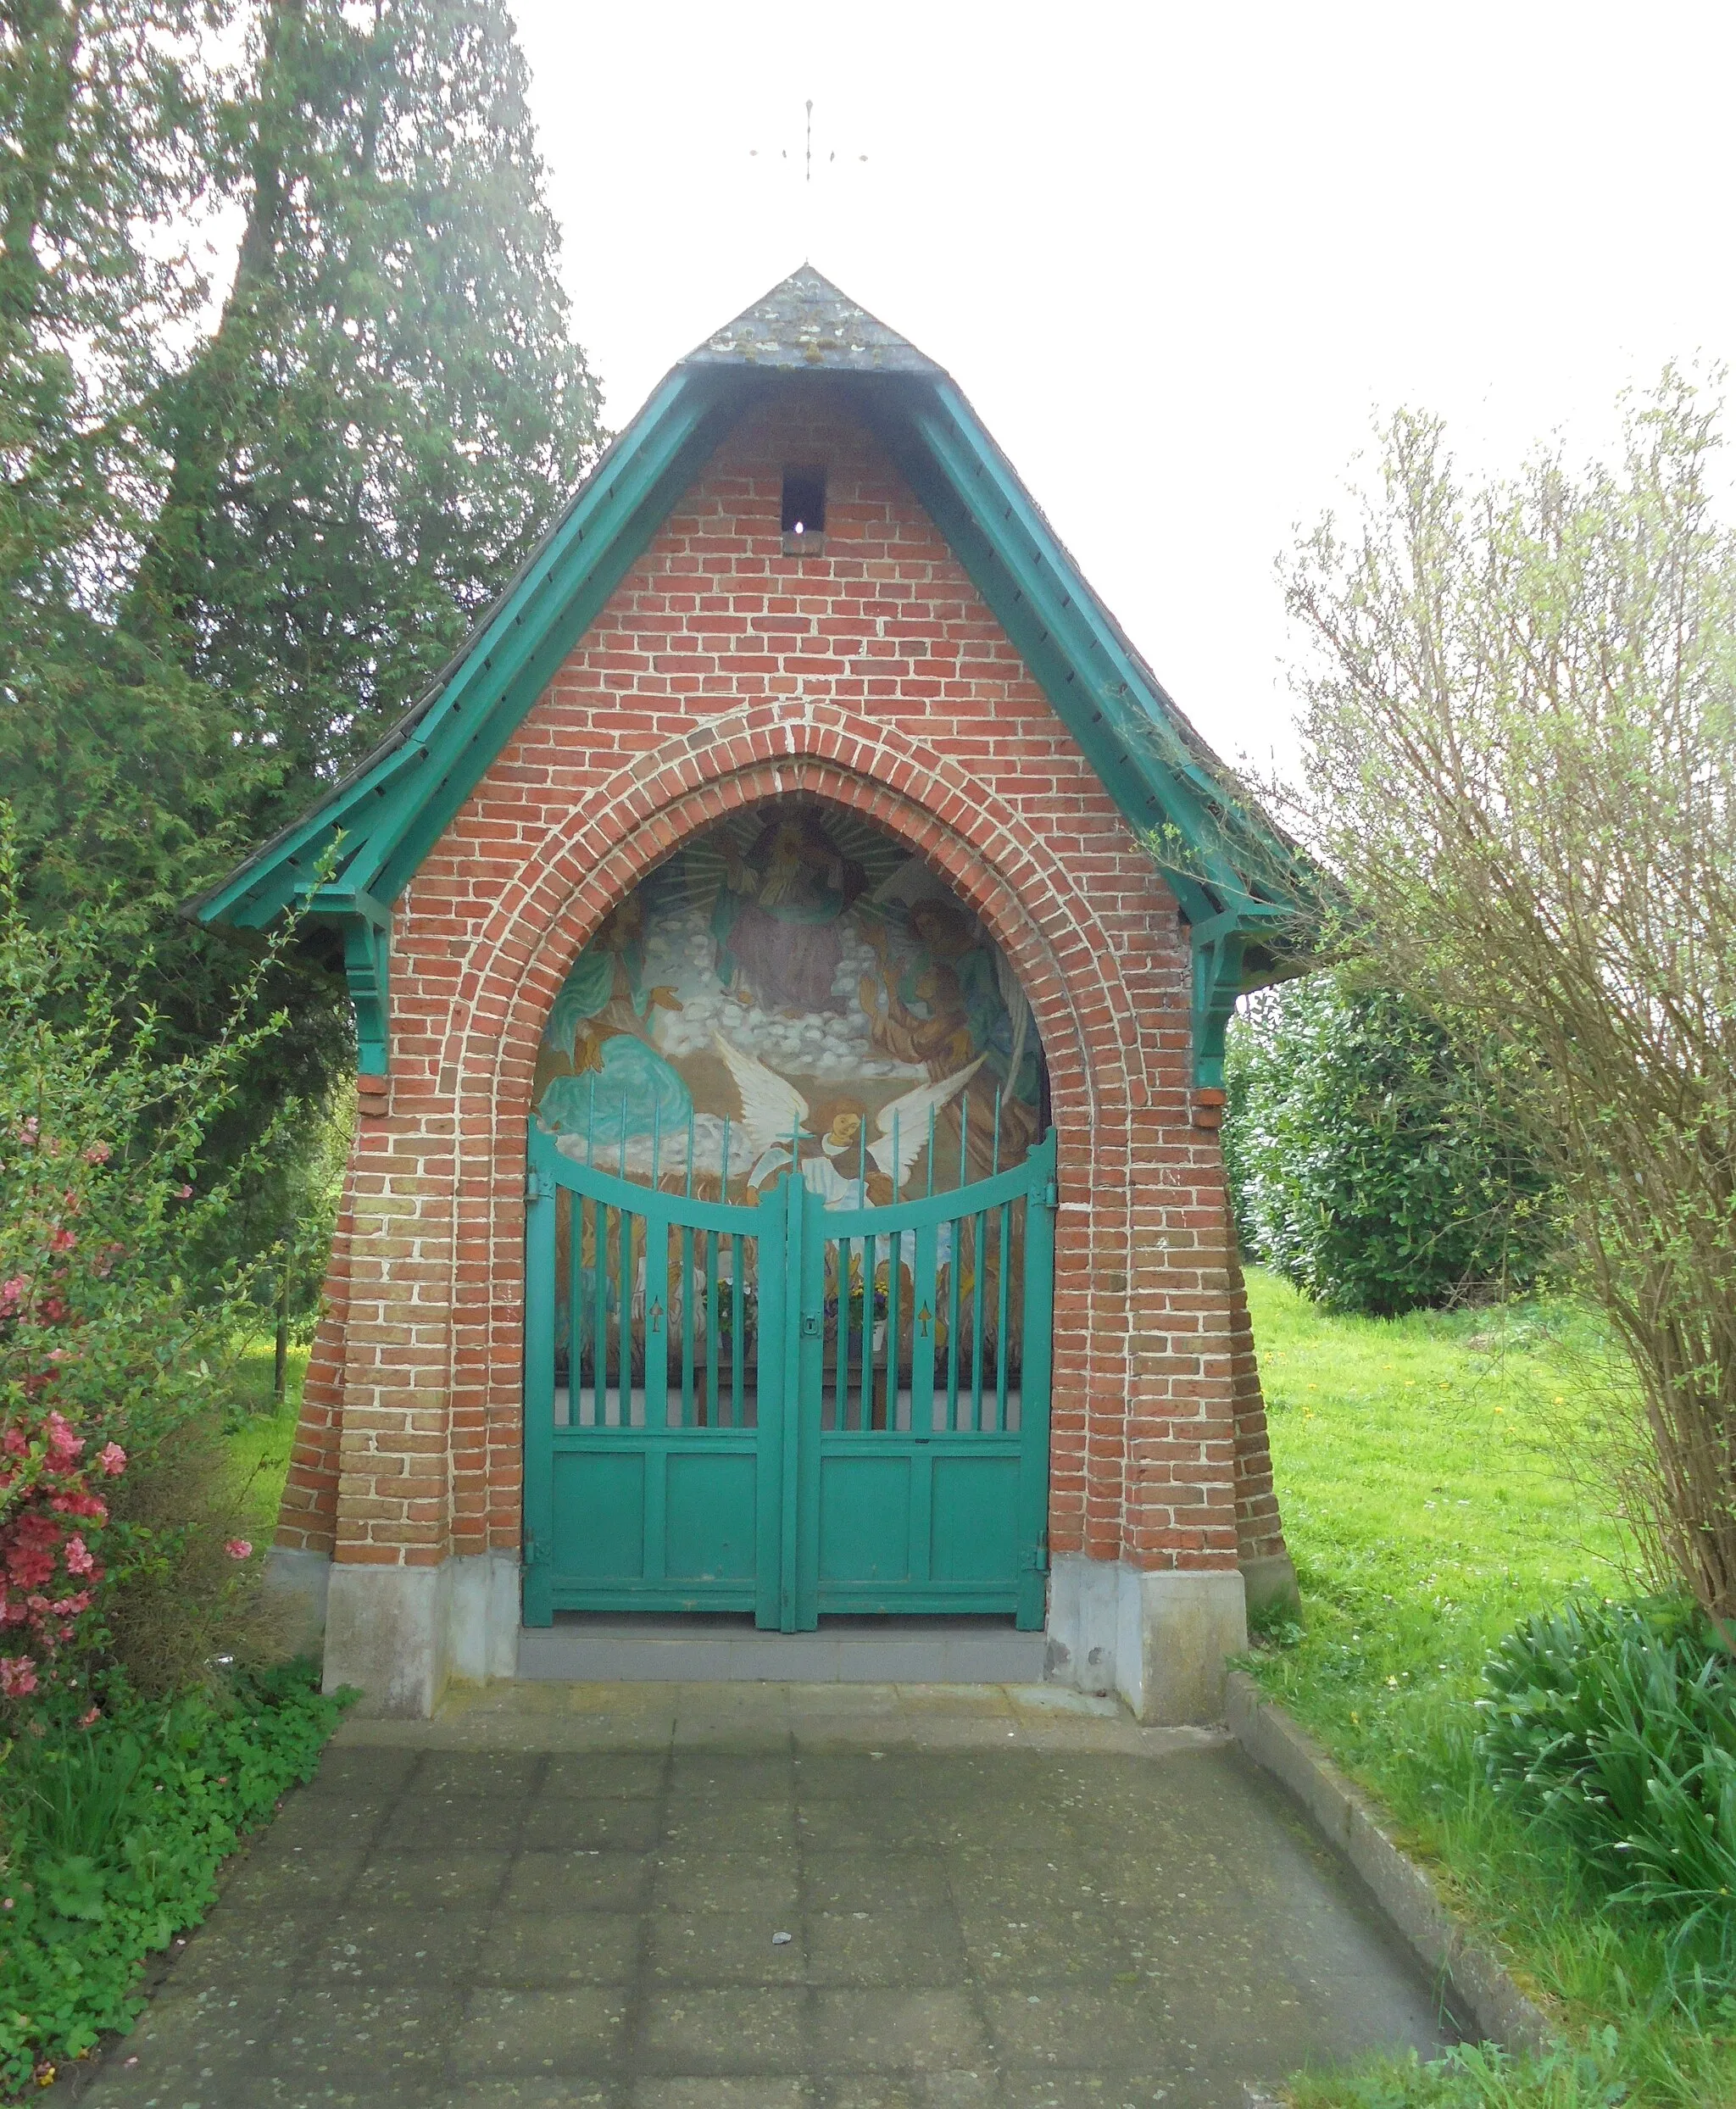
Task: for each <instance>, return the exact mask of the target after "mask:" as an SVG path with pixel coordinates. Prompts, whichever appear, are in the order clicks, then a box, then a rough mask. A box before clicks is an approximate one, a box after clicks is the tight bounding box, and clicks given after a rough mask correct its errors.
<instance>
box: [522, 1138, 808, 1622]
mask: <svg viewBox="0 0 1736 2109" xmlns="http://www.w3.org/2000/svg"><path fill="white" fill-rule="evenodd" d="M530 1191H531V1199H530V1205H529V1209H528V1211H527V1213H528V1217H529V1250H528V1253H527V1255H526V1257H527V1261H528V1265H527V1267H526V1307H525V1322H526V1354H525V1409H526V1411H525V1520H526V1577H525V1619H526V1624H529V1625H538V1624H547V1623H548V1621H549V1618H550V1617H552V1615H553V1613H554V1611H557V1610H562V1611H569V1610H592V1611H601V1610H611V1609H618V1610H622V1611H628V1610H632V1611H659V1610H663V1611H753V1612H754V1613H755V1615H756V1616H757V1617H759V1618H760V1622H761V1623H762V1624H764V1623H767V1622H770V1623H771V1624H773V1625H776V1623H777V1589H776V1575H777V1552H778V1542H779V1535H780V1529H781V1526H780V1521H779V1516H778V1506H777V1504H778V1489H779V1481H780V1477H781V1475H782V1424H781V1416H780V1414H779V1411H778V1401H779V1396H780V1390H781V1378H782V1366H781V1360H780V1358H779V1356H777V1355H771V1357H770V1358H762V1355H761V1354H760V1341H761V1339H762V1338H764V1337H766V1336H767V1334H768V1333H769V1337H770V1338H771V1340H772V1341H773V1342H777V1341H779V1339H780V1336H781V1334H782V1307H783V1290H784V1272H785V1259H784V1244H783V1230H784V1218H785V1215H786V1209H785V1206H784V1202H783V1197H782V1194H778V1193H776V1192H774V1193H771V1194H767V1195H766V1196H765V1199H764V1200H763V1201H762V1202H761V1204H760V1205H759V1206H757V1207H740V1208H738V1207H733V1206H728V1205H724V1204H722V1203H719V1202H706V1201H700V1200H695V1199H692V1198H690V1197H688V1196H687V1195H684V1194H669V1193H665V1192H663V1191H661V1190H660V1189H659V1188H652V1187H647V1186H643V1185H639V1184H637V1183H636V1182H632V1181H629V1180H626V1179H621V1178H618V1177H615V1176H614V1175H613V1174H611V1173H609V1172H605V1171H598V1170H597V1169H595V1168H593V1167H590V1166H579V1165H576V1164H574V1163H571V1162H570V1160H568V1159H566V1158H565V1157H563V1156H562V1155H560V1154H559V1151H557V1150H556V1149H554V1146H553V1144H552V1143H551V1141H550V1139H549V1138H548V1137H546V1136H543V1135H542V1134H534V1135H533V1136H532V1138H531V1189H530ZM766 1360H769V1365H770V1366H769V1367H768V1368H766V1369H765V1370H762V1361H766ZM762 1591H763V1593H764V1594H765V1601H764V1602H763V1603H762V1601H761V1595H762Z"/></svg>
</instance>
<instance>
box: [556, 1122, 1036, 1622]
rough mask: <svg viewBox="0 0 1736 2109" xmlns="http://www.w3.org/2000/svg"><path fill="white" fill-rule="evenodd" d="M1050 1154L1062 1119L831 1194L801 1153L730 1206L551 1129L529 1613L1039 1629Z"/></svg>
mask: <svg viewBox="0 0 1736 2109" xmlns="http://www.w3.org/2000/svg"><path fill="white" fill-rule="evenodd" d="M1054 1162H1055V1145H1054V1132H1053V1131H1052V1130H1051V1131H1050V1132H1049V1134H1048V1135H1046V1136H1045V1137H1044V1138H1043V1140H1042V1141H1041V1142H1040V1143H1038V1144H1036V1146H1035V1147H1034V1148H1033V1149H1032V1150H1031V1152H1030V1154H1029V1155H1028V1156H1027V1158H1026V1159H1025V1160H1024V1161H1023V1162H1022V1163H1021V1164H1020V1165H1018V1166H1015V1167H1014V1168H1013V1169H1012V1170H1010V1171H1002V1172H999V1173H997V1174H995V1175H994V1176H993V1177H990V1178H988V1179H983V1180H980V1181H977V1182H975V1183H973V1184H971V1185H969V1186H963V1187H960V1188H954V1190H953V1191H951V1192H949V1193H943V1194H928V1195H926V1196H925V1197H923V1198H921V1199H914V1200H909V1199H907V1200H900V1201H897V1202H893V1203H891V1204H889V1205H885V1206H882V1207H866V1206H863V1207H854V1208H849V1209H840V1208H837V1207H832V1208H829V1209H828V1208H826V1207H824V1206H822V1205H821V1199H820V1197H819V1196H818V1195H817V1194H815V1193H814V1192H813V1191H811V1190H810V1188H808V1187H806V1186H805V1185H804V1182H803V1181H802V1180H801V1178H800V1177H796V1176H793V1175H792V1174H790V1173H788V1172H786V1173H785V1174H784V1175H783V1176H782V1177H781V1178H779V1179H778V1180H777V1181H776V1183H775V1184H773V1185H771V1186H770V1187H768V1188H765V1190H764V1191H762V1192H761V1193H760V1196H759V1199H758V1202H757V1205H735V1204H725V1203H722V1202H716V1201H706V1200H701V1199H694V1198H693V1197H691V1196H689V1195H687V1194H680V1193H674V1194H671V1193H668V1192H665V1191H664V1190H662V1189H661V1188H657V1187H653V1186H647V1185H643V1184H640V1183H637V1182H633V1181H631V1180H627V1179H623V1178H621V1177H617V1176H615V1174H614V1173H612V1172H609V1171H603V1170H598V1169H597V1168H595V1167H593V1166H588V1165H581V1164H578V1163H576V1162H575V1161H573V1160H571V1159H570V1158H568V1157H566V1156H565V1155H562V1154H561V1153H560V1151H559V1150H558V1149H556V1148H555V1146H554V1139H553V1138H552V1137H550V1136H548V1135H545V1134H544V1133H542V1132H541V1131H540V1130H538V1129H534V1128H533V1130H532V1132H531V1144H530V1182H529V1202H528V1208H527V1238H528V1250H527V1280H526V1309H525V1320H526V1355H525V1549H526V1550H525V1561H526V1565H525V1583H524V1617H525V1622H526V1625H528V1626H546V1625H548V1624H549V1623H551V1622H552V1620H553V1618H554V1613H555V1612H556V1611H737V1612H740V1611H752V1612H753V1614H754V1618H755V1620H756V1622H757V1623H758V1624H759V1625H760V1626H762V1627H765V1628H772V1629H775V1630H782V1631H783V1632H785V1633H797V1632H802V1631H805V1630H809V1629H811V1628H813V1627H814V1626H815V1624H816V1623H817V1622H818V1620H819V1618H820V1616H821V1614H822V1613H829V1614H836V1613H849V1612H856V1613H865V1612H881V1613H884V1612H893V1613H915V1612H954V1613H958V1612H999V1613H1002V1614H1006V1613H1009V1612H1010V1613H1011V1614H1013V1616H1014V1617H1015V1622H1016V1623H1017V1624H1018V1625H1019V1626H1020V1627H1021V1628H1024V1629H1026V1630H1037V1629H1038V1628H1041V1626H1042V1624H1043V1577H1044V1572H1045V1570H1046V1567H1047V1565H1048V1561H1047V1555H1046V1546H1047V1539H1046V1525H1047V1514H1048V1499H1049V1377H1050V1366H1051V1346H1050V1343H1051V1329H1052V1323H1053V1313H1054V1199H1055V1188H1054ZM623 1284H625V1285H626V1287H625V1288H623Z"/></svg>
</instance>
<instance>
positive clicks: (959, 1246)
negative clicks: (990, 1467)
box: [936, 1216, 965, 1432]
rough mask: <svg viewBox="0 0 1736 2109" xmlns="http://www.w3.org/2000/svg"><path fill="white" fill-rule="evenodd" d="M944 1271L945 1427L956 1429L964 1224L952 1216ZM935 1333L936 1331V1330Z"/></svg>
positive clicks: (959, 1217)
mask: <svg viewBox="0 0 1736 2109" xmlns="http://www.w3.org/2000/svg"><path fill="white" fill-rule="evenodd" d="M947 1247H948V1258H947V1268H946V1424H947V1426H948V1427H949V1428H950V1429H952V1430H954V1432H956V1431H957V1429H958V1427H959V1308H960V1305H959V1297H960V1287H959V1277H960V1273H961V1272H962V1271H963V1266H964V1256H965V1254H964V1247H965V1225H964V1219H963V1218H962V1217H961V1216H954V1217H953V1219H952V1221H950V1222H949V1224H948V1225H947ZM936 1330H937V1331H938V1327H937V1328H936Z"/></svg>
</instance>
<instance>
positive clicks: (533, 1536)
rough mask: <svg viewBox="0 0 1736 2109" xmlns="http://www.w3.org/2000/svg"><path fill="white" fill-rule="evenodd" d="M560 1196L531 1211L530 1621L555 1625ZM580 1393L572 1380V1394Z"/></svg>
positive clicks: (548, 1195)
mask: <svg viewBox="0 0 1736 2109" xmlns="http://www.w3.org/2000/svg"><path fill="white" fill-rule="evenodd" d="M555 1208H556V1203H555V1196H554V1186H553V1182H552V1181H551V1182H550V1184H549V1185H548V1188H546V1189H545V1188H542V1187H541V1186H540V1184H539V1189H538V1193H537V1199H535V1200H534V1201H531V1202H528V1203H527V1204H526V1209H525V1219H526V1220H525V1495H524V1500H525V1511H524V1530H525V1539H526V1544H525V1582H524V1621H525V1623H526V1625H527V1626H548V1625H552V1624H553V1623H554V1299H555ZM575 1389H576V1384H575V1383H573V1381H572V1380H571V1379H570V1380H569V1391H570V1392H571V1391H573V1390H575Z"/></svg>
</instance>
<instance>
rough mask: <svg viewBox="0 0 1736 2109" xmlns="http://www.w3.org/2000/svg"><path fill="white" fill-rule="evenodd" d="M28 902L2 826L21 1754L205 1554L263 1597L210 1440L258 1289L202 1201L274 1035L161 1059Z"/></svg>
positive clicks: (1, 1392) (3, 1497) (9, 1585)
mask: <svg viewBox="0 0 1736 2109" xmlns="http://www.w3.org/2000/svg"><path fill="white" fill-rule="evenodd" d="M93 987H94V988H95V990H96V993H95V994H94V996H92V995H91V994H90V993H89V992H90V991H91V989H92V988H93ZM133 1007H134V1006H133V1005H132V1004H131V997H130V993H129V992H126V991H119V992H117V991H113V990H109V989H106V988H103V987H102V985H101V984H100V982H97V981H95V980H94V979H93V977H92V974H91V972H90V968H89V960H88V959H87V958H86V957H84V956H83V955H82V954H81V951H80V941H79V938H78V935H77V933H76V932H70V933H67V932H61V933H57V934H55V935H53V936H52V937H51V936H49V935H47V934H45V933H43V932H39V931H36V930H35V929H32V928H31V927H29V926H28V925H27V924H25V921H23V919H22V917H21V916H20V915H19V914H18V912H17V910H16V907H15V904H14V899H13V896H12V890H11V886H10V871H9V866H8V863H7V859H6V854H5V841H4V829H3V814H0V1736H3V1733H4V1730H5V1725H6V1720H5V1717H7V1716H8V1715H14V1716H15V1715H16V1714H17V1713H18V1712H19V1711H20V1710H21V1709H22V1710H27V1709H28V1708H29V1707H30V1706H31V1704H33V1703H39V1702H40V1701H41V1700H42V1697H43V1695H44V1694H45V1693H46V1692H47V1689H49V1688H50V1687H52V1686H53V1684H54V1683H56V1682H57V1680H59V1679H61V1678H64V1677H66V1676H70V1675H72V1674H75V1672H76V1670H77V1668H78V1667H79V1666H80V1665H81V1664H86V1665H88V1666H90V1667H101V1665H102V1663H103V1661H105V1660H106V1659H108V1655H107V1654H105V1650H106V1651H109V1653H112V1651H113V1647H112V1644H114V1641H115V1639H116V1636H117V1635H124V1634H125V1633H128V1632H130V1631H131V1630H132V1629H133V1627H134V1626H136V1621H131V1622H130V1618H129V1614H130V1613H131V1611H132V1610H133V1609H134V1603H133V1600H134V1599H135V1598H142V1597H143V1596H146V1595H149V1594H151V1592H152V1591H153V1590H154V1591H155V1592H156V1594H157V1595H158V1596H159V1598H161V1597H164V1596H167V1595H169V1594H170V1593H171V1592H172V1589H173V1587H174V1585H175V1581H176V1578H178V1577H180V1576H181V1575H183V1574H184V1573H185V1572H188V1571H189V1562H190V1561H192V1566H194V1567H198V1569H199V1571H200V1572H202V1573H204V1574H206V1575H208V1576H209V1574H210V1573H211V1572H214V1569H213V1563H212V1561H211V1559H210V1558H203V1563H202V1562H201V1561H199V1560H192V1554H193V1553H194V1552H196V1551H198V1550H200V1548H199V1547H198V1546H195V1544H194V1543H193V1541H194V1540H195V1539H201V1540H203V1541H206V1542H207V1543H208V1544H209V1550H210V1552H211V1553H212V1554H214V1557H215V1569H216V1570H218V1571H220V1572H221V1580H220V1582H215V1583H209V1585H208V1586H209V1589H214V1590H215V1592H216V1594H218V1595H220V1596H221V1595H222V1594H224V1593H225V1591H226V1592H228V1593H230V1594H231V1595H232V1594H233V1593H234V1592H235V1591H236V1589H238V1588H239V1587H240V1586H241V1585H242V1583H243V1581H244V1580H245V1578H244V1577H243V1576H242V1574H240V1573H238V1572H236V1561H235V1560H234V1559H233V1558H232V1557H231V1555H229V1554H226V1553H225V1552H224V1551H223V1550H222V1544H223V1540H224V1539H225V1537H227V1536H228V1535H229V1533H228V1532H227V1531H226V1530H225V1528H224V1527H223V1525H224V1522H225V1521H227V1519H226V1518H220V1517H218V1516H215V1515H214V1513H213V1505H212V1502H211V1501H210V1500H209V1499H208V1498H206V1497H207V1496H208V1495H209V1488H210V1484H211V1483H212V1477H213V1472H214V1470H216V1469H218V1468H219V1467H220V1464H221V1460H220V1455H219V1454H218V1453H217V1452H216V1451H215V1450H210V1449H209V1446H208V1450H207V1451H205V1452H201V1451H200V1450H199V1445H198V1439H197V1437H198V1431H199V1430H200V1429H201V1428H206V1427H215V1425H216V1422H217V1418H218V1416H219V1414H220V1411H221V1409H222V1407H223V1405H225V1401H226V1400H227V1398H228V1396H229V1394H230V1391H231V1373H230V1366H231V1361H232V1358H233V1353H234V1349H235V1344H236V1340H237V1338H239V1337H240V1332H241V1327H240V1325H239V1323H238V1316H237V1315H238V1313H239V1312H241V1311H242V1309H243V1308H244V1306H245V1304H246V1299H248V1296H249V1294H250V1293H251V1290H252V1286H253V1285H252V1283H251V1282H250V1281H249V1279H248V1277H246V1275H245V1274H244V1273H243V1272H242V1271H241V1270H239V1269H231V1270H230V1271H229V1272H226V1273H220V1274H219V1275H218V1276H217V1277H215V1278H214V1277H213V1275H212V1272H211V1270H210V1269H209V1266H208V1265H205V1264H204V1263H203V1260H202V1255H203V1253H205V1252H206V1251H208V1250H209V1249H210V1248H211V1247H212V1246H213V1245H214V1244H220V1242H221V1241H220V1238H216V1237H214V1229H215V1228H216V1227H218V1226H219V1225H220V1220H221V1217H222V1215H223V1211H224V1210H225V1209H227V1208H228V1207H229V1205H230V1203H231V1193H230V1191H229V1190H228V1189H227V1188H224V1187H222V1186H213V1185H211V1184H210V1182H209V1181H207V1182H205V1185H204V1188H203V1191H202V1187H201V1175H200V1171H199V1160H200V1145H201V1143H202V1141H203V1135H204V1133H205V1132H206V1129H207V1127H208V1126H209V1122H210V1121H211V1120H212V1119H213V1117H214V1116H215V1115H216V1114H218V1113H219V1112H220V1110H221V1109H222V1108H223V1106H224V1105H225V1102H226V1100H227V1099H228V1098H229V1096H230V1095H231V1078H232V1077H233V1076H234V1074H235V1073H236V1067H237V1065H238V1062H239V1060H240V1059H241V1057H242V1055H243V1054H246V1053H248V1052H249V1051H250V1050H251V1049H252V1048H253V1046H255V1045H257V1043H258V1042H259V1038H261V1037H262V1036H261V1035H260V1034H259V1033H253V1034H251V1035H247V1034H239V1033H235V1032H231V1033H230V1034H228V1035H225V1036H222V1037H220V1038H219V1040H218V1041H217V1043H215V1044H214V1047H213V1049H212V1051H211V1052H210V1054H209V1055H207V1056H205V1057H202V1058H199V1059H197V1060H187V1061H183V1062H181V1063H178V1064H168V1065H164V1064H162V1063H159V1062H158V1061H156V1060H153V1059H152V1048H151V1026H150V1020H149V1016H148V1013H146V1014H145V1016H144V1017H143V1020H142V1023H139V1024H136V1025H134V1026H132V1027H126V1028H123V1027H121V1026H120V1024H118V1023H117V1019H118V1018H120V1017H122V1016H125V1015H126V1013H127V1012H128V1011H129V1010H131V1009H132V1008H133ZM247 1170H248V1167H245V1166H244V1167H243V1168H242V1173H241V1174H239V1175H237V1176H245V1175H246V1171H247ZM213 1459H215V1460H216V1462H215V1464H213V1463H212V1460H213ZM202 1460H203V1462H202V1463H201V1468H200V1470H189V1469H188V1466H189V1461H193V1462H196V1463H198V1462H200V1461H202ZM201 1472H203V1481H202V1478H201ZM202 1485H203V1492H201V1487H202ZM183 1490H184V1491H183ZM165 1504H166V1505H165ZM194 1608H195V1607H193V1606H192V1605H189V1606H188V1607H187V1609H188V1611H189V1615H190V1616H191V1614H192V1611H193V1610H194ZM192 1626H193V1627H194V1628H198V1629H199V1630H200V1631H201V1632H203V1630H204V1628H202V1627H200V1626H199V1620H198V1617H192ZM121 1667H126V1664H125V1661H124V1659H123V1661H122V1664H121Z"/></svg>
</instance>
